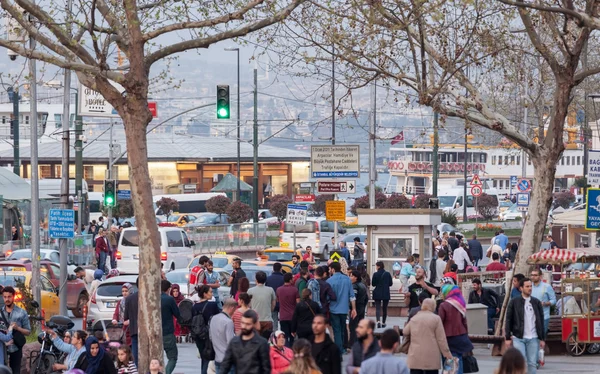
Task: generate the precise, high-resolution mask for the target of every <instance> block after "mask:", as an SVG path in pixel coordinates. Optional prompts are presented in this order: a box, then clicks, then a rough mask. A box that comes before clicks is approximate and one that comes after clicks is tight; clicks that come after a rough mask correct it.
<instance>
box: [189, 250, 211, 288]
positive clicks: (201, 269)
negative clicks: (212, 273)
mask: <svg viewBox="0 0 600 374" xmlns="http://www.w3.org/2000/svg"><path fill="white" fill-rule="evenodd" d="M209 260H210V259H209V258H208V256H204V255H202V256H200V258H199V259H198V265H196V266H194V267H193V268H192V269H191V270H190V283H189V285H188V289H192V290H194V289H195V288H196V286H198V285H203V284H206V263H207V262H208V261H209Z"/></svg>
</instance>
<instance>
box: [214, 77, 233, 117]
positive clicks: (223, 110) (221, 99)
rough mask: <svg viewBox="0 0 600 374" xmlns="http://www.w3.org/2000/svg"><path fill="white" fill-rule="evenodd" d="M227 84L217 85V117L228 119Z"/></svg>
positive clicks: (229, 113)
mask: <svg viewBox="0 0 600 374" xmlns="http://www.w3.org/2000/svg"><path fill="white" fill-rule="evenodd" d="M230 115H231V112H230V111H229V85H226V84H220V85H218V86H217V119H229V116H230Z"/></svg>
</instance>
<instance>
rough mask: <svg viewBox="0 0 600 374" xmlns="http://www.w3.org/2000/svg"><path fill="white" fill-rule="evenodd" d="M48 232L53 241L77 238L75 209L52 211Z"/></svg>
mask: <svg viewBox="0 0 600 374" xmlns="http://www.w3.org/2000/svg"><path fill="white" fill-rule="evenodd" d="M48 232H49V233H50V237H51V238H53V239H73V238H74V237H75V211H74V210H73V209H50V214H49V222H48Z"/></svg>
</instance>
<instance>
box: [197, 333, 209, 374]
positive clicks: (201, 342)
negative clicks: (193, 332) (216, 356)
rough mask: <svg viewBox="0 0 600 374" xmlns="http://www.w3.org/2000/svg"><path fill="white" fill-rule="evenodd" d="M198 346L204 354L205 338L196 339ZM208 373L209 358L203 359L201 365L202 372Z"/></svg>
mask: <svg viewBox="0 0 600 374" xmlns="http://www.w3.org/2000/svg"><path fill="white" fill-rule="evenodd" d="M195 342H196V348H198V352H199V353H200V354H202V351H203V350H204V345H205V344H206V341H205V340H200V339H196V340H195ZM207 373H208V360H202V364H201V365H200V374H207Z"/></svg>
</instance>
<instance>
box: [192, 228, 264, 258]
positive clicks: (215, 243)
mask: <svg viewBox="0 0 600 374" xmlns="http://www.w3.org/2000/svg"><path fill="white" fill-rule="evenodd" d="M185 230H186V232H187V235H188V237H189V239H190V240H193V241H194V242H195V244H196V245H195V246H194V254H200V253H211V252H215V251H219V250H222V251H228V250H232V249H233V250H235V249H240V250H252V249H262V248H264V247H266V245H267V225H266V224H264V223H238V224H231V225H213V226H199V227H189V228H185Z"/></svg>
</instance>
